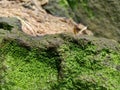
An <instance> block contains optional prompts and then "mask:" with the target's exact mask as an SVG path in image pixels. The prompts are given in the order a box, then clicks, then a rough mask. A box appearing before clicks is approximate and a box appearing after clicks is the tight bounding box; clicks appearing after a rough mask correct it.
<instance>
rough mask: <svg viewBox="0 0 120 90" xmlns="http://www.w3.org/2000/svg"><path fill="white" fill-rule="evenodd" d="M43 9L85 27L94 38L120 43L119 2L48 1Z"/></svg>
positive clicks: (112, 0) (94, 0) (100, 0)
mask: <svg viewBox="0 0 120 90" xmlns="http://www.w3.org/2000/svg"><path fill="white" fill-rule="evenodd" d="M44 8H45V9H46V10H47V11H48V12H50V13H51V14H53V15H58V16H64V17H72V18H73V19H74V20H76V21H77V22H81V23H83V24H85V25H87V26H88V28H89V29H90V30H92V31H93V32H94V34H95V35H96V36H100V37H106V38H111V39H115V40H118V41H120V18H119V17H120V0H90V1H89V0H57V1H56V0H50V3H49V4H48V5H47V6H45V7H44ZM71 11H72V12H71ZM63 12H64V14H62V13H63ZM69 13H70V14H69ZM61 14H62V15H61ZM71 14H73V16H72V15H71Z"/></svg>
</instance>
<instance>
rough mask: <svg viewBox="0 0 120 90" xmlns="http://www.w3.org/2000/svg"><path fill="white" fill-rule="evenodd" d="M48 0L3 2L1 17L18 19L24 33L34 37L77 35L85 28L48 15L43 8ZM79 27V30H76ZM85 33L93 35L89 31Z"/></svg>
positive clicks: (68, 20)
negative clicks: (58, 34) (64, 34)
mask: <svg viewBox="0 0 120 90" xmlns="http://www.w3.org/2000/svg"><path fill="white" fill-rule="evenodd" d="M46 3H48V0H1V1H0V17H16V18H18V19H19V20H20V21H21V23H22V30H23V32H25V33H27V34H29V35H32V36H41V35H46V34H56V33H65V32H67V33H75V32H76V29H78V31H77V33H78V32H79V31H80V30H81V29H83V28H84V27H85V26H84V25H82V24H77V23H75V22H74V21H73V20H71V19H66V18H64V17H57V16H52V15H50V14H48V13H47V12H46V11H45V10H44V9H43V8H42V7H41V6H42V5H44V4H46ZM76 27H77V28H76ZM84 31H85V33H81V32H80V33H79V34H87V35H93V33H92V32H91V31H89V30H87V29H85V30H84Z"/></svg>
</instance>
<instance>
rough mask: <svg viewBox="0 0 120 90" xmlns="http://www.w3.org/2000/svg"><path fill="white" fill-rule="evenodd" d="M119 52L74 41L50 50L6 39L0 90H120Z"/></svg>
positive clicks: (2, 47)
mask: <svg viewBox="0 0 120 90" xmlns="http://www.w3.org/2000/svg"><path fill="white" fill-rule="evenodd" d="M119 53H120V52H119V51H118V52H117V51H113V50H110V49H101V50H97V46H94V45H92V44H91V43H88V44H86V45H84V44H78V43H77V42H73V41H69V42H66V43H64V44H62V45H61V46H60V47H51V48H46V49H40V48H26V47H23V46H20V45H19V44H17V43H16V42H14V41H10V42H6V43H3V44H2V45H1V48H0V54H1V58H0V60H1V61H2V63H1V65H0V70H2V73H0V84H1V87H0V90H4V89H5V90H18V89H19V90H73V89H74V90H119V88H120V86H119V84H120V77H119V76H120V72H119V68H117V67H119V65H120V56H119ZM3 56H4V57H3ZM3 58H4V59H3ZM1 67H2V68H1Z"/></svg>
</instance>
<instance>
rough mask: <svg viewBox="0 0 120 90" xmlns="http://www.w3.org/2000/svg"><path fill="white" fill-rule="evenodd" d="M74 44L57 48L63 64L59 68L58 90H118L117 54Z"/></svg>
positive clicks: (119, 79)
mask: <svg viewBox="0 0 120 90" xmlns="http://www.w3.org/2000/svg"><path fill="white" fill-rule="evenodd" d="M81 47H82V46H79V45H75V44H69V45H62V46H61V48H59V52H60V55H61V57H62V58H63V62H62V63H61V65H62V66H61V67H64V68H63V69H62V74H63V76H64V77H63V80H62V81H61V82H60V83H59V85H58V87H57V88H59V89H60V90H73V89H74V90H86V89H87V90H108V89H109V90H119V88H120V86H119V84H120V78H119V76H120V72H119V71H118V70H117V69H116V66H117V65H119V64H120V61H119V60H120V56H119V53H116V52H114V51H110V50H108V49H103V50H101V51H97V50H96V46H93V45H88V46H86V47H82V48H81Z"/></svg>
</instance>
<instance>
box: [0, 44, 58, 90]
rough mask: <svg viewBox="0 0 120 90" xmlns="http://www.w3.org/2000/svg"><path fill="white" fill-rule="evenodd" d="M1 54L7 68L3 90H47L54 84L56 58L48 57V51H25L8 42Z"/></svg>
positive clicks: (55, 80)
mask: <svg viewBox="0 0 120 90" xmlns="http://www.w3.org/2000/svg"><path fill="white" fill-rule="evenodd" d="M1 52H2V53H3V54H4V56H5V59H6V60H5V61H4V64H5V65H6V66H7V70H6V71H5V72H4V74H5V77H4V80H5V83H4V85H2V88H4V89H5V90H6V89H7V90H18V89H22V90H40V89H42V90H43V89H44V90H46V89H47V90H49V89H50V88H51V87H52V86H53V85H54V84H56V82H57V69H56V62H55V60H56V57H52V56H50V55H49V51H40V52H39V51H38V50H37V49H31V50H27V49H26V48H24V47H20V46H19V45H18V44H16V43H14V42H10V43H6V44H5V45H4V47H3V48H2V50H1ZM53 55H54V54H53Z"/></svg>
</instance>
